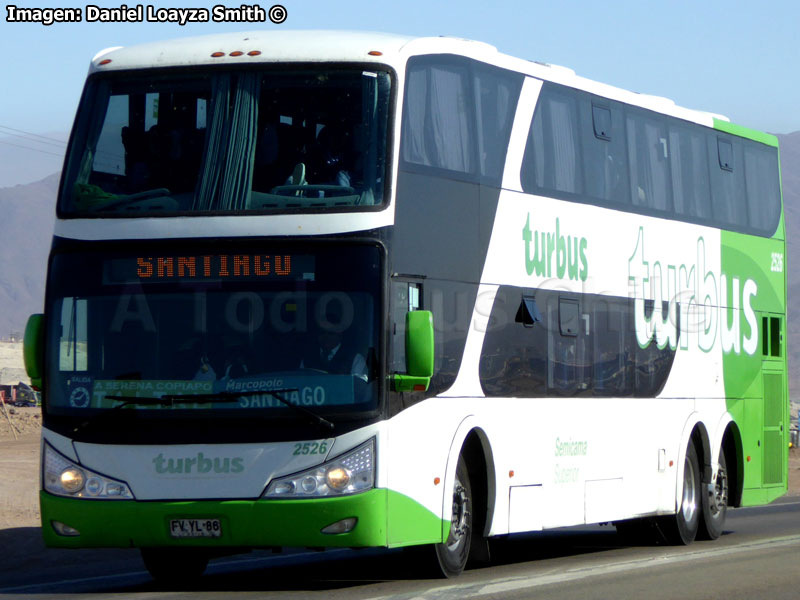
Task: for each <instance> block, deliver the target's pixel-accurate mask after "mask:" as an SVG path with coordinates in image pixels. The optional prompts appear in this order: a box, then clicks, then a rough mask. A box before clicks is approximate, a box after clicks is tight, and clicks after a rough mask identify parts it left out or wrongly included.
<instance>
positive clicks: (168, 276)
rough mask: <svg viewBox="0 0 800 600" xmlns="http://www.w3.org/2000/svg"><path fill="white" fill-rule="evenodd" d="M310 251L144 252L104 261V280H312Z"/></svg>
mask: <svg viewBox="0 0 800 600" xmlns="http://www.w3.org/2000/svg"><path fill="white" fill-rule="evenodd" d="M314 267H315V261H314V256H313V255H309V254H199V255H189V256H180V255H178V256H175V255H146V256H135V257H130V258H122V259H111V260H108V261H106V263H105V269H104V277H103V279H104V283H106V284H119V283H135V282H141V283H155V282H165V281H166V282H180V281H225V280H234V279H235V280H239V281H254V280H258V281H263V280H275V279H291V280H297V279H304V280H308V281H314V279H315V271H314Z"/></svg>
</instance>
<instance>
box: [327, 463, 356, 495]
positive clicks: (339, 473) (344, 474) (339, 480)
mask: <svg viewBox="0 0 800 600" xmlns="http://www.w3.org/2000/svg"><path fill="white" fill-rule="evenodd" d="M325 481H326V482H327V483H328V485H329V486H330V487H331V488H333V489H334V490H343V489H344V488H346V487H347V486H348V485H349V484H350V471H349V470H348V469H346V468H344V467H336V468H335V469H330V470H329V471H328V472H327V473H325Z"/></svg>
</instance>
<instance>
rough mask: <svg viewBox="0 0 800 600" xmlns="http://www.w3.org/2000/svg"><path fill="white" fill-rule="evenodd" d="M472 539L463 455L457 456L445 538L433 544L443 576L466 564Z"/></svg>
mask: <svg viewBox="0 0 800 600" xmlns="http://www.w3.org/2000/svg"><path fill="white" fill-rule="evenodd" d="M471 539H472V486H471V485H470V482H469V473H468V472H467V465H466V464H465V463H464V457H463V456H459V457H458V465H457V467H456V478H455V482H454V485H453V512H452V516H451V517H450V532H449V533H448V536H447V540H445V541H444V542H443V543H441V544H435V546H434V548H435V550H436V558H437V559H438V561H439V567H440V569H441V571H442V574H443V575H444V576H445V577H456V576H458V575H460V574H461V572H462V571H463V570H464V567H465V566H466V565H467V558H468V557H469V548H470V543H471Z"/></svg>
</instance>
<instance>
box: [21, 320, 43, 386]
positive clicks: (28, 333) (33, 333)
mask: <svg viewBox="0 0 800 600" xmlns="http://www.w3.org/2000/svg"><path fill="white" fill-rule="evenodd" d="M22 358H23V360H24V362H25V371H26V372H27V373H28V377H30V379H31V386H32V387H33V388H34V389H37V390H40V389H42V374H43V373H44V315H42V314H35V315H31V316H30V317H28V323H27V324H26V325H25V337H24V338H23V340H22Z"/></svg>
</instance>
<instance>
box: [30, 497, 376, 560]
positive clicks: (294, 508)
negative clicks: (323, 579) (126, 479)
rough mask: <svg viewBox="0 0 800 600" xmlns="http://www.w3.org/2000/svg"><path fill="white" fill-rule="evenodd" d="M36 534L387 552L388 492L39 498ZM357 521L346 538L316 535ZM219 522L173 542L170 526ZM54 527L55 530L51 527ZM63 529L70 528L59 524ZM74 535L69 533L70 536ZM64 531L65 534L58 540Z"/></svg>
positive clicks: (138, 542)
mask: <svg viewBox="0 0 800 600" xmlns="http://www.w3.org/2000/svg"><path fill="white" fill-rule="evenodd" d="M39 495H40V504H41V514H42V534H43V536H44V541H45V544H46V545H47V546H50V547H57V548H130V547H138V548H141V547H164V546H175V547H209V548H259V547H275V546H310V547H365V546H386V545H387V491H386V490H385V489H374V490H370V491H368V492H364V493H361V494H354V495H352V496H344V497H340V498H321V499H302V500H262V499H259V500H196V501H171V502H158V501H148V502H138V501H135V500H85V499H79V498H64V497H60V496H54V495H52V494H49V493H47V492H44V491H41V492H40V494H39ZM353 517H355V518H356V519H357V521H356V524H355V527H353V528H352V530H350V531H349V532H347V533H335V534H325V533H322V530H323V529H324V528H326V527H328V526H330V525H332V524H334V523H338V522H340V521H342V520H344V519H350V518H353ZM194 519H198V520H218V524H219V536H218V537H174V536H173V534H171V528H172V529H175V524H174V523H173V522H174V521H179V522H180V521H182V522H186V521H187V520H194ZM54 522H55V523H56V524H57V525H55V526H54ZM59 523H60V524H63V525H66V526H67V527H68V528H69V529H66V530H65V529H64V528H63V527H61V531H62V533H61V534H60V533H59V532H58V529H57V527H60V526H59V525H58V524H59ZM73 530H74V531H73ZM64 531H67V532H69V533H71V535H63V532H64Z"/></svg>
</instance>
